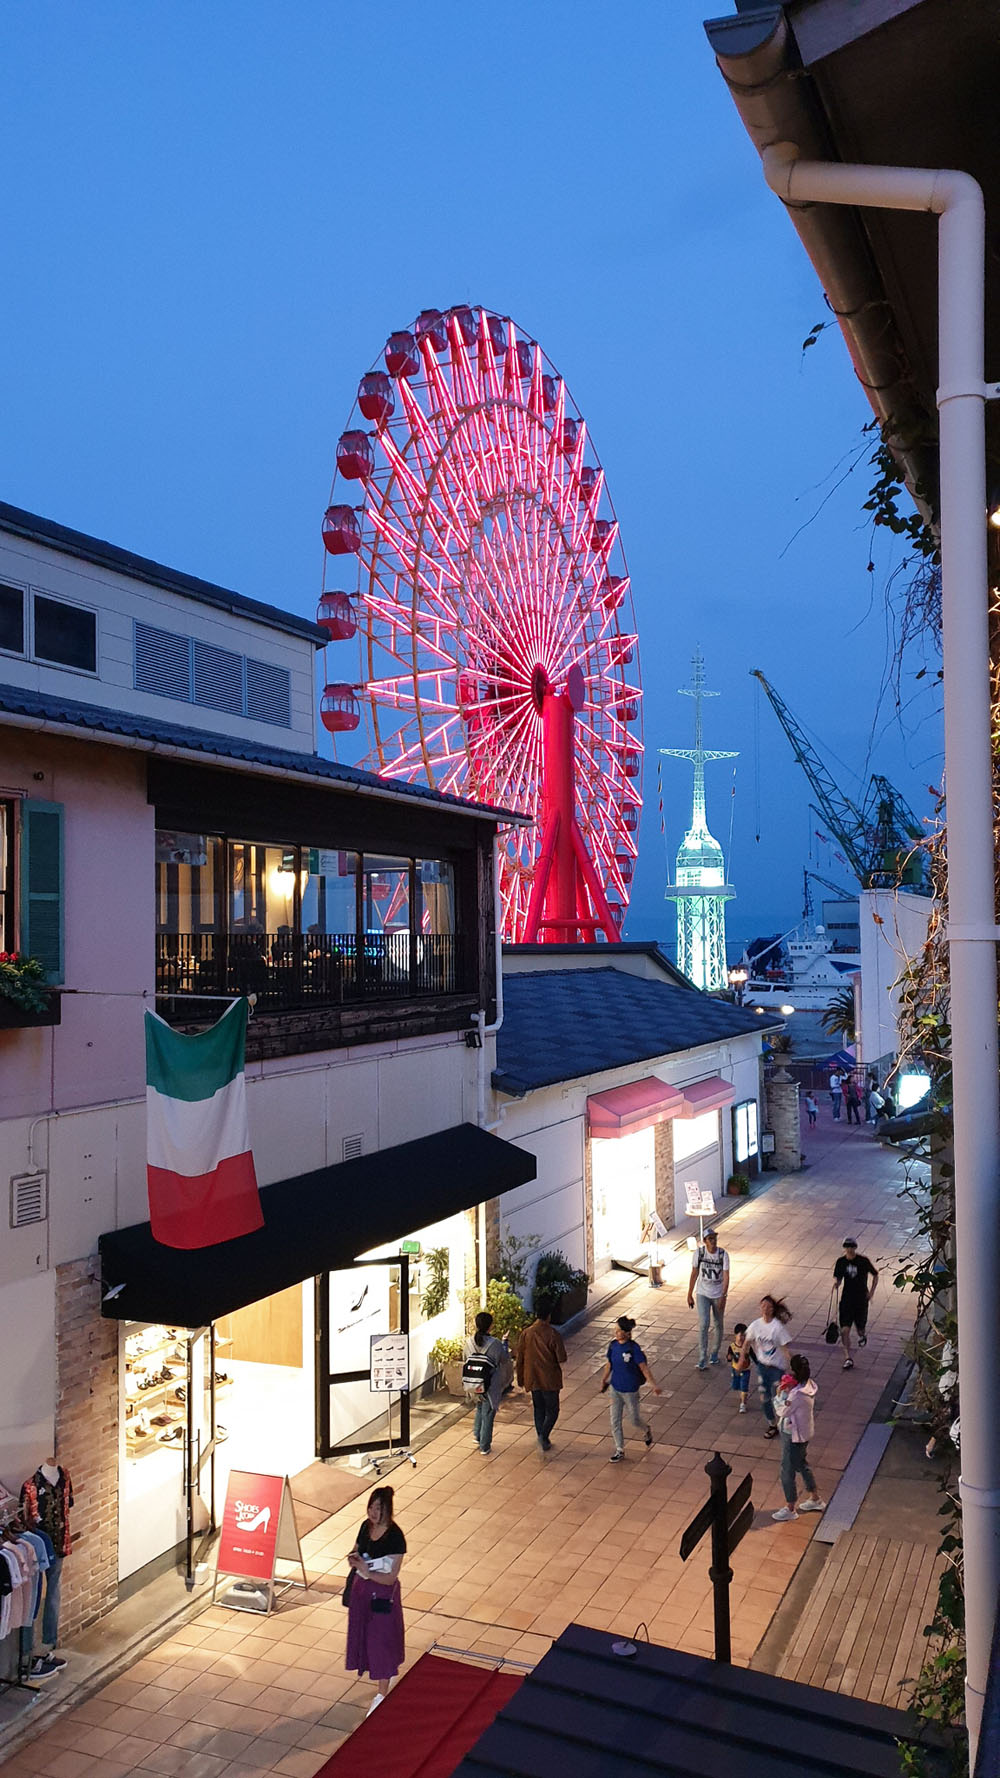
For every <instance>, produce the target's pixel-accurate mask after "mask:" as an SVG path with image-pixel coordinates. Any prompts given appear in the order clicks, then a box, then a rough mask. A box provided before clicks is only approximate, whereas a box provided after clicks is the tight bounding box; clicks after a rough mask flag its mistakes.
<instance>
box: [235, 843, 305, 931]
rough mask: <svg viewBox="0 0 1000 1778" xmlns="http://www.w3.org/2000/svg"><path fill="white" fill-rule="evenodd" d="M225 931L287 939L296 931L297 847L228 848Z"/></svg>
mask: <svg viewBox="0 0 1000 1778" xmlns="http://www.w3.org/2000/svg"><path fill="white" fill-rule="evenodd" d="M229 872H230V878H229V928H230V931H231V932H234V933H238V932H244V933H260V934H265V933H270V934H271V935H272V936H287V935H288V934H290V933H292V932H294V931H295V929H296V925H297V903H298V889H299V850H298V847H297V846H261V845H257V844H256V843H255V842H253V841H245V840H232V841H230V845H229Z"/></svg>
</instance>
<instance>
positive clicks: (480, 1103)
mask: <svg viewBox="0 0 1000 1778" xmlns="http://www.w3.org/2000/svg"><path fill="white" fill-rule="evenodd" d="M501 914H502V909H501V906H500V849H499V841H498V839H497V837H496V835H494V837H493V929H494V944H495V955H496V965H495V968H496V983H497V1016H496V1018H495V1019H494V1020H493V1023H492V1024H491V1025H488V1024H487V1023H486V1009H485V1007H480V1009H479V1011H478V1012H477V1014H476V1016H475V1020H474V1021H473V1022H474V1024H475V1026H476V1030H477V1032H478V1034H479V1046H478V1048H477V1050H476V1122H477V1124H478V1125H479V1128H480V1129H481V1130H492V1129H496V1124H488V1123H487V1121H486V1039H487V1037H493V1036H495V1034H496V1032H497V1031H499V1029H500V1027H501V1025H502V1024H503V931H502V928H501ZM478 1228H479V1289H480V1292H481V1294H482V1301H483V1302H484V1303H485V1301H486V1205H485V1204H480V1206H479V1218H478Z"/></svg>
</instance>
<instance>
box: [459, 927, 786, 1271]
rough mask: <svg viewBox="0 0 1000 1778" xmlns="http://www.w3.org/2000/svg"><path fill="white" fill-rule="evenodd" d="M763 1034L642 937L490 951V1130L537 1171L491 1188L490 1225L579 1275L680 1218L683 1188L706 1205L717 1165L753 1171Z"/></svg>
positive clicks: (749, 1016) (628, 1262)
mask: <svg viewBox="0 0 1000 1778" xmlns="http://www.w3.org/2000/svg"><path fill="white" fill-rule="evenodd" d="M777 1023H778V1024H779V1025H780V1020H779V1021H777ZM774 1028H775V1022H774V1021H771V1022H768V1021H766V1020H765V1019H762V1018H761V1017H760V1015H759V1014H757V1013H754V1012H751V1011H749V1010H744V1009H743V1008H741V1007H737V1006H734V1005H733V1004H732V1003H731V1002H730V1001H727V1000H722V999H718V998H715V997H713V996H710V995H708V994H704V993H701V992H700V991H699V990H698V989H696V988H693V987H692V986H691V984H690V982H688V981H686V980H685V979H684V977H683V976H681V975H680V973H679V972H678V971H677V970H676V969H674V968H673V966H672V965H671V964H670V963H669V962H668V961H667V959H666V958H665V957H664V956H663V955H662V953H661V952H660V951H659V950H658V949H657V947H656V946H655V945H643V944H623V945H616V946H615V948H614V951H613V952H612V953H609V951H608V950H607V949H606V948H605V947H604V946H599V947H598V946H593V945H567V946H560V945H545V946H537V947H535V946H529V945H515V946H505V947H504V1021H503V1025H502V1027H501V1029H500V1032H499V1034H498V1037H497V1066H496V1070H495V1072H494V1075H493V1108H494V1110H493V1119H492V1122H491V1128H494V1129H496V1130H498V1131H499V1132H500V1133H501V1134H502V1135H503V1136H504V1137H505V1138H506V1140H507V1141H509V1142H513V1143H514V1144H515V1145H516V1146H519V1147H520V1146H524V1147H525V1148H527V1149H528V1150H529V1151H530V1153H531V1154H532V1155H534V1156H535V1157H536V1160H537V1177H536V1178H534V1179H532V1180H530V1181H529V1182H527V1183H526V1184H525V1185H523V1186H521V1187H519V1188H518V1189H517V1190H515V1191H513V1192H508V1193H507V1194H506V1196H505V1197H504V1199H503V1202H502V1204H501V1205H500V1206H498V1213H497V1216H496V1217H495V1218H494V1228H495V1232H497V1233H499V1232H500V1230H501V1229H502V1232H503V1233H504V1235H505V1236H506V1237H508V1238H509V1237H514V1238H515V1239H516V1238H520V1239H521V1240H524V1239H526V1238H527V1237H529V1236H537V1237H538V1238H539V1239H540V1242H541V1245H542V1247H543V1248H545V1249H552V1248H557V1249H559V1250H560V1251H562V1252H563V1253H564V1254H565V1255H566V1257H567V1259H568V1260H569V1261H570V1263H571V1264H572V1265H574V1266H578V1267H579V1268H580V1269H581V1270H584V1271H586V1272H588V1273H589V1275H590V1276H591V1278H594V1279H596V1278H600V1277H601V1275H602V1274H603V1273H605V1272H607V1271H608V1270H610V1269H611V1267H612V1266H614V1265H615V1264H616V1263H617V1264H623V1265H625V1266H632V1265H634V1264H636V1263H640V1264H641V1263H642V1262H643V1256H644V1254H645V1249H646V1243H647V1241H648V1239H649V1235H648V1232H647V1233H644V1231H647V1230H648V1227H649V1225H650V1224H652V1225H653V1226H654V1227H655V1226H656V1225H655V1222H654V1218H658V1219H659V1224H660V1226H661V1227H662V1228H663V1229H665V1230H669V1229H671V1228H674V1227H676V1226H677V1225H679V1224H684V1222H685V1217H686V1215H687V1209H686V1205H687V1194H688V1188H689V1187H695V1188H697V1190H698V1192H701V1191H711V1192H712V1193H713V1194H714V1196H715V1197H716V1199H719V1198H720V1197H721V1196H723V1195H724V1194H725V1191H726V1182H727V1180H728V1178H729V1176H730V1174H731V1173H733V1172H736V1171H739V1172H743V1173H747V1174H750V1175H752V1174H755V1173H756V1172H757V1171H758V1168H759V1165H760V1160H759V1156H760V1147H761V1143H760V1136H761V1125H762V1116H761V1112H762V1104H763V1098H762V1079H761V1049H762V1043H763V1038H764V1036H765V1034H766V1032H767V1030H773V1029H774Z"/></svg>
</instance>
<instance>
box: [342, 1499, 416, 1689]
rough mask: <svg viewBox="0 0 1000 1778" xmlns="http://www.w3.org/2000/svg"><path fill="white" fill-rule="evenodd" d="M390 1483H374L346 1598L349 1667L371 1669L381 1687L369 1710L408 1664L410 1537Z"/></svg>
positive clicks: (352, 1560) (350, 1562) (356, 1670)
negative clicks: (406, 1561)
mask: <svg viewBox="0 0 1000 1778" xmlns="http://www.w3.org/2000/svg"><path fill="white" fill-rule="evenodd" d="M392 1499H393V1493H392V1489H391V1488H385V1487H383V1488H375V1489H373V1491H372V1493H371V1494H370V1495H369V1496H368V1511H367V1516H366V1517H365V1518H364V1519H363V1520H362V1522H361V1528H360V1530H359V1532H358V1535H357V1537H356V1539H355V1542H354V1548H353V1550H352V1551H351V1553H350V1555H349V1556H348V1558H347V1561H348V1566H349V1567H350V1570H351V1572H350V1574H349V1575H348V1577H347V1586H346V1588H345V1589H344V1594H345V1598H346V1599H347V1658H346V1660H345V1663H344V1664H345V1666H346V1668H347V1670H348V1672H349V1673H356V1674H357V1675H358V1678H359V1679H363V1678H364V1676H365V1674H366V1673H367V1674H368V1675H369V1676H370V1678H372V1679H373V1680H374V1681H375V1685H376V1687H377V1690H376V1693H375V1696H374V1698H373V1699H372V1701H371V1704H370V1706H369V1710H368V1714H369V1716H370V1715H371V1713H372V1711H373V1710H374V1709H375V1708H376V1706H377V1705H379V1704H381V1703H382V1701H383V1699H384V1698H385V1695H386V1692H387V1691H388V1690H389V1687H390V1685H391V1684H392V1682H393V1680H394V1679H395V1677H396V1674H397V1673H398V1672H399V1669H400V1667H401V1666H402V1665H403V1656H404V1652H405V1651H404V1633H403V1603H402V1599H401V1597H400V1591H399V1570H400V1568H401V1567H402V1563H403V1557H404V1556H405V1555H406V1538H405V1537H404V1536H403V1533H402V1531H401V1530H400V1528H399V1526H398V1525H397V1524H396V1521H395V1519H394V1518H393V1516H392Z"/></svg>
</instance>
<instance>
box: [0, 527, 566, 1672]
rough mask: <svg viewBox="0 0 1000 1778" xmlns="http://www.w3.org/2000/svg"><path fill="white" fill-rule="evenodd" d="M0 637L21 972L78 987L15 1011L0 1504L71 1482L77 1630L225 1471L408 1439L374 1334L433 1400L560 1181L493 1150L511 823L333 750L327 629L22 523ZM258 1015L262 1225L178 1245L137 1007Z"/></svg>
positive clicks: (252, 1102)
mask: <svg viewBox="0 0 1000 1778" xmlns="http://www.w3.org/2000/svg"><path fill="white" fill-rule="evenodd" d="M0 625H2V629H0V681H2V683H0V835H2V849H0V855H2V858H3V874H2V877H0V889H2V896H0V909H2V922H3V926H2V941H0V949H5V950H7V951H15V950H17V951H22V952H26V953H32V954H34V955H35V956H37V957H39V958H40V959H41V960H43V961H44V964H45V967H46V970H47V973H48V980H49V982H50V983H51V985H52V988H51V992H50V993H49V995H48V997H47V1004H46V1006H45V1009H44V1011H42V1012H38V1011H35V1012H28V1011H25V1010H24V1009H22V1008H20V1007H18V1006H16V1005H15V1004H14V1003H13V1002H12V1001H11V1000H10V999H9V998H0V1176H2V1177H3V1180H4V1182H5V1187H6V1189H7V1191H9V1225H10V1226H9V1227H8V1229H7V1230H6V1231H5V1234H4V1238H3V1241H2V1242H0V1347H2V1349H3V1351H4V1353H5V1365H4V1388H3V1391H2V1392H0V1480H2V1481H3V1482H4V1483H5V1484H6V1485H7V1487H8V1488H9V1489H10V1490H11V1491H12V1492H13V1493H14V1494H15V1495H16V1494H17V1492H18V1489H19V1486H20V1483H21V1481H22V1479H23V1478H24V1477H27V1476H29V1475H31V1474H32V1472H33V1471H34V1470H35V1468H36V1467H37V1465H38V1464H39V1463H40V1462H42V1461H44V1460H45V1459H46V1458H47V1457H49V1456H52V1455H55V1456H56V1457H57V1458H58V1460H59V1462H60V1463H62V1464H63V1466H64V1467H65V1468H66V1469H68V1470H69V1471H70V1473H71V1475H72V1477H73V1481H74V1485H75V1490H76V1511H75V1515H74V1521H75V1523H74V1529H75V1540H76V1548H75V1550H74V1555H73V1557H72V1558H71V1559H70V1561H69V1562H68V1563H67V1568H66V1573H65V1576H64V1581H63V1601H64V1611H63V1626H62V1628H63V1635H64V1636H67V1635H68V1636H71V1635H72V1634H73V1632H74V1630H77V1629H79V1628H81V1627H82V1626H84V1625H85V1624H86V1623H88V1622H90V1621H93V1620H94V1619H95V1618H96V1617H98V1616H100V1615H101V1614H102V1613H103V1612H104V1611H106V1610H107V1609H108V1608H109V1607H110V1606H111V1605H113V1604H115V1603H116V1602H117V1600H118V1599H119V1597H120V1596H123V1595H124V1594H127V1593H128V1592H131V1591H134V1590H136V1589H137V1588H138V1587H139V1586H140V1585H142V1583H143V1582H144V1581H145V1580H147V1579H149V1578H151V1577H152V1576H153V1575H155V1574H156V1573H158V1572H160V1571H161V1570H163V1569H166V1568H169V1567H171V1566H174V1565H176V1564H177V1563H178V1562H179V1563H180V1565H181V1567H182V1568H184V1569H186V1570H187V1572H188V1573H189V1575H190V1574H191V1572H192V1571H193V1564H194V1561H195V1560H196V1557H197V1547H198V1539H199V1538H200V1535H201V1533H202V1532H203V1531H205V1530H206V1529H208V1528H210V1527H211V1525H212V1523H213V1521H214V1519H215V1518H216V1517H217V1516H218V1513H219V1511H220V1509H221V1500H222V1497H223V1494H224V1489H225V1480H226V1476H227V1474H228V1471H229V1469H230V1467H237V1468H247V1469H251V1470H265V1471H273V1470H274V1469H278V1470H279V1471H280V1472H284V1471H290V1472H292V1473H294V1472H295V1471H296V1469H299V1468H301V1467H303V1466H305V1465H307V1464H309V1463H310V1462H311V1461H313V1460H314V1459H315V1458H316V1457H317V1456H320V1457H325V1456H327V1455H330V1454H332V1453H334V1452H337V1451H344V1450H350V1449H351V1448H352V1447H357V1446H367V1445H368V1444H371V1443H375V1442H377V1441H378V1440H379V1439H384V1437H385V1436H386V1429H387V1419H386V1397H384V1396H382V1397H376V1396H375V1395H373V1394H372V1392H371V1389H370V1387H369V1380H368V1374H367V1373H368V1354H369V1341H370V1336H371V1335H372V1334H373V1333H379V1332H382V1331H385V1332H388V1331H394V1330H397V1329H399V1330H402V1331H408V1333H409V1337H410V1346H409V1359H410V1368H409V1378H408V1382H409V1385H410V1390H411V1391H412V1392H413V1394H414V1396H415V1397H416V1396H417V1395H418V1394H419V1392H420V1390H421V1389H422V1388H423V1387H424V1386H425V1379H426V1378H427V1377H428V1374H429V1372H430V1370H431V1369H432V1367H431V1366H430V1364H429V1352H430V1349H431V1347H432V1345H433V1344H434V1342H435V1340H436V1339H437V1338H438V1337H440V1336H443V1335H454V1334H456V1333H460V1332H462V1331H464V1309H463V1306H462V1302H461V1298H460V1294H459V1293H460V1292H461V1291H462V1290H463V1289H465V1288H466V1287H469V1286H475V1285H476V1284H477V1283H479V1282H481V1281H482V1279H483V1277H484V1244H483V1240H482V1238H481V1237H482V1225H483V1217H482V1212H481V1210H480V1209H479V1208H478V1205H479V1199H480V1198H485V1197H488V1196H495V1195H497V1194H498V1193H499V1192H500V1191H502V1190H503V1189H505V1188H507V1187H509V1186H512V1185H516V1184H523V1183H525V1182H526V1181H527V1179H528V1178H530V1177H531V1176H532V1174H533V1172H534V1161H533V1159H532V1158H531V1156H530V1155H529V1153H528V1152H527V1151H526V1150H525V1149H524V1148H520V1149H514V1148H513V1147H511V1146H510V1145H509V1144H507V1143H505V1142H503V1141H501V1140H500V1139H499V1138H498V1137H497V1136H494V1135H491V1134H489V1132H487V1131H486V1130H484V1129H483V1128H481V1127H480V1125H481V1123H482V1118H481V1116H480V1110H481V1106H482V1104H483V1102H484V1099H485V1091H486V1080H487V1078H488V1075H489V1072H490V1071H491V1069H492V1065H493V1055H494V1040H493V1037H492V1035H491V1034H490V1032H489V1029H488V1027H489V1026H490V1025H491V1023H492V1022H493V1020H494V1019H495V1015H496V1009H497V1003H498V991H497V950H496V942H495V932H496V910H495V905H494V846H495V836H496V832H497V827H498V824H499V822H500V821H501V819H508V817H504V816H503V814H502V812H501V811H498V810H492V809H486V808H482V807H478V806H475V805H472V804H469V803H467V802H463V801H462V800H460V799H458V798H455V797H447V796H438V795H436V794H434V793H433V792H431V791H430V790H428V789H426V788H422V787H420V786H417V785H403V784H398V783H391V784H390V783H388V782H383V781H382V780H380V779H378V778H377V777H375V776H373V775H371V774H369V773H366V772H362V771H358V770H354V769H352V768H349V767H346V766H341V765H338V764H336V763H335V762H333V761H332V760H327V759H322V758H320V757H319V756H318V754H317V753H316V751H315V730H314V720H315V718H314V710H315V696H314V659H315V651H316V649H317V647H318V646H320V645H321V643H322V642H323V641H324V639H325V638H324V635H323V632H322V631H320V630H318V629H317V628H316V626H314V625H313V624H312V623H310V622H306V621H304V620H302V619H300V618H297V617H293V616H290V615H288V614H287V613H283V612H281V611H279V610H277V609H276V608H274V607H271V606H268V605H263V604H260V603H257V602H255V601H253V600H250V599H246V598H243V597H241V596H240V595H239V594H236V593H233V592H229V591H227V590H226V589H223V588H220V587H216V586H211V585H208V584H207V583H205V582H202V581H198V580H195V579H193V578H192V577H190V576H187V575H183V574H177V573H174V572H173V571H172V570H169V569H167V568H164V567H162V566H160V565H158V564H156V563H152V562H148V561H144V560H141V559H140V558H138V557H135V556H133V555H130V554H129V553H127V552H126V551H123V550H120V549H117V548H115V547H113V546H111V545H108V544H105V543H102V542H100V541H98V540H96V539H93V538H89V537H86V536H83V535H82V534H80V533H77V532H73V531H68V530H66V529H64V528H63V527H61V526H58V525H53V524H50V523H48V522H47V521H44V520H41V519H37V518H35V517H33V516H32V515H30V514H26V513H22V512H19V511H16V510H14V509H12V508H10V507H0ZM514 819H516V817H514ZM241 993H243V994H247V995H248V996H250V997H252V1000H253V1014H252V1018H251V1021H250V1027H249V1035H248V1047H247V1055H248V1060H247V1097H248V1102H249V1118H250V1128H251V1137H252V1142H253V1148H254V1154H255V1159H256V1166H257V1173H258V1179H259V1181H260V1184H261V1186H262V1187H263V1191H262V1202H263V1204H264V1210H265V1218H266V1227H265V1229H264V1230H263V1231H262V1232H261V1233H260V1234H258V1235H249V1236H245V1237H243V1238H241V1239H240V1240H238V1241H231V1242H227V1243H224V1244H222V1245H221V1246H219V1247H214V1248H209V1249H203V1250H200V1251H198V1252H195V1253H178V1252H177V1251H175V1250H172V1249H168V1248H164V1247H161V1246H159V1245H158V1244H157V1243H156V1242H154V1241H153V1239H152V1236H151V1234H150V1230H149V1224H148V1222H147V1220H146V1218H147V1214H148V1213H147V1203H146V1190H145V1102H144V1094H145V1067H144V1044H143V1015H144V1012H145V1010H146V1009H147V1008H154V1007H155V1008H156V1009H158V1011H159V1012H160V1013H161V1014H162V1015H163V1016H164V1017H165V1018H167V1019H168V1020H169V1021H170V1022H171V1023H174V1024H176V1025H179V1026H181V1027H182V1028H184V1029H187V1030H197V1029H198V1028H200V1027H204V1026H205V1025H207V1024H209V1023H211V1022H212V1021H213V1020H214V1019H215V1018H216V1017H217V1016H218V1014H219V1013H220V1012H221V1010H222V1008H223V1007H224V1006H225V1004H227V1002H229V1001H230V1000H231V999H232V998H233V997H234V996H235V995H237V994H241ZM404 1237H406V1238H407V1252H405V1253H404V1252H403V1250H402V1247H401V1242H402V1240H403V1238H404ZM432 1250H433V1251H435V1252H436V1253H437V1254H438V1255H440V1254H442V1253H443V1255H444V1258H443V1260H442V1259H440V1257H439V1258H438V1259H436V1260H435V1261H434V1262H433V1268H432V1262H431V1261H430V1260H429V1258H428V1254H429V1253H430V1252H431V1251H432ZM361 1254H365V1255H367V1256H368V1257H369V1259H370V1261H371V1263H369V1264H368V1265H366V1266H365V1267H364V1268H360V1267H357V1266H355V1264H354V1261H355V1259H356V1258H357V1256H358V1255H361ZM432 1269H433V1270H435V1272H436V1275H437V1276H438V1277H439V1278H442V1279H443V1307H439V1308H438V1310H437V1311H436V1312H435V1313H434V1315H433V1317H432V1318H429V1317H428V1316H427V1315H425V1313H424V1311H423V1301H424V1298H425V1295H426V1293H427V1287H428V1283H429V1282H430V1281H431V1271H432ZM437 1294H438V1297H439V1299H440V1297H441V1294H442V1293H441V1292H440V1291H439V1292H438V1293H437ZM345 1373H347V1376H346V1379H345ZM409 1400H410V1396H409V1395H408V1394H404V1395H403V1396H402V1398H400V1397H399V1396H397V1397H396V1403H395V1409H394V1414H395V1433H396V1437H397V1439H398V1438H399V1436H400V1435H402V1436H403V1437H404V1438H405V1436H406V1411H407V1409H408V1405H409ZM13 1640H14V1641H15V1642H16V1640H17V1639H16V1636H15V1637H14V1639H13ZM5 1651H6V1654H5ZM9 1652H10V1651H9V1649H7V1645H6V1644H0V1672H3V1671H6V1670H7V1669H6V1667H5V1666H4V1664H3V1663H4V1661H5V1658H8V1657H9Z"/></svg>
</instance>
